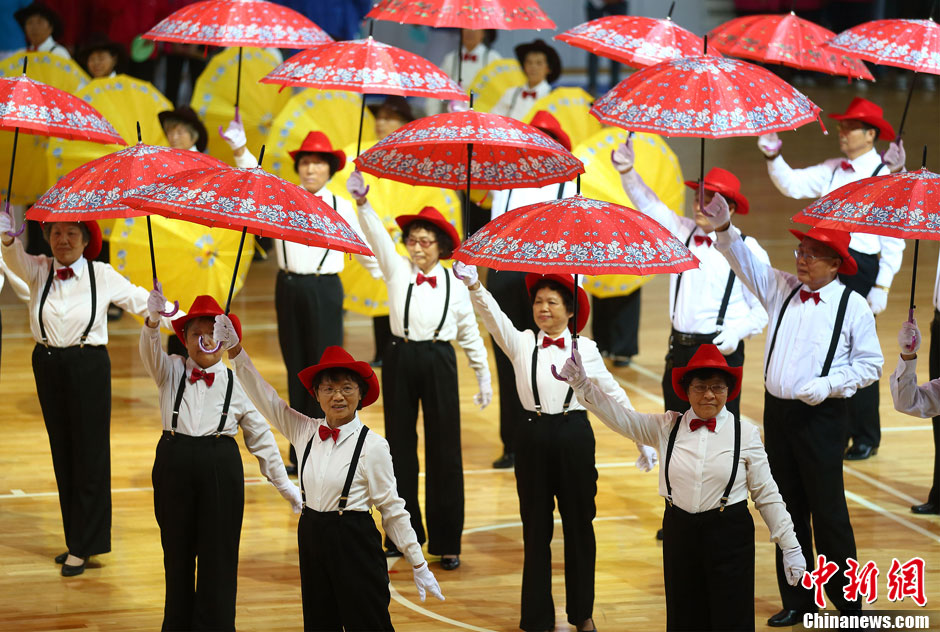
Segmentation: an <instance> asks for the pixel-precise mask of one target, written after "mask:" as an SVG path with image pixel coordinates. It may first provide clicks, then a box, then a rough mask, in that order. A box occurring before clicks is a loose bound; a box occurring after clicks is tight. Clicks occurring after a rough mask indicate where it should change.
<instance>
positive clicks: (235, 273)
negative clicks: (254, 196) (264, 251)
mask: <svg viewBox="0 0 940 632" xmlns="http://www.w3.org/2000/svg"><path fill="white" fill-rule="evenodd" d="M246 233H248V227H247V226H245V227H244V228H242V238H241V239H240V240H239V241H238V254H237V255H235V269H234V270H232V284H231V285H230V286H229V288H228V299H227V300H226V301H225V313H226V314H228V312H229V309H230V308H231V307H232V295H233V294H235V279H237V278H238V264H239V263H241V260H242V249H243V248H244V247H245V234H246Z"/></svg>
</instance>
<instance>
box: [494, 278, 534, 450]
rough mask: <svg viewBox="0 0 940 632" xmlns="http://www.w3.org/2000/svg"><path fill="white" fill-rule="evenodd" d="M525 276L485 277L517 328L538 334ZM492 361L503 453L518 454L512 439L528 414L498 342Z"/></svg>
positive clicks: (506, 358)
mask: <svg viewBox="0 0 940 632" xmlns="http://www.w3.org/2000/svg"><path fill="white" fill-rule="evenodd" d="M526 274H527V273H526V272H515V271H506V272H500V271H499V270H490V271H489V272H488V273H487V277H486V289H487V290H489V292H490V294H492V295H493V298H494V299H496V302H497V303H498V304H499V307H500V309H502V310H503V313H504V314H506V316H507V317H508V318H509V320H511V321H512V324H513V326H514V327H515V328H516V329H519V330H524V329H531V330H532V331H536V327H535V321H534V320H533V319H532V302H531V301H530V300H529V293H528V291H527V290H526V287H525V277H526ZM493 358H494V360H496V381H497V382H498V383H499V437H500V439H501V440H502V442H503V452H504V453H512V452H515V448H514V446H513V439H514V437H515V436H516V426H517V425H518V424H519V423H520V422H521V420H523V419H525V417H526V415H527V414H528V413H527V412H526V409H525V408H523V407H522V402H520V401H519V393H518V391H517V390H516V372H515V371H514V370H513V368H512V361H511V360H510V359H509V357H508V356H507V355H506V354H505V353H503V350H502V349H500V348H499V345H497V344H496V341H495V340H494V341H493Z"/></svg>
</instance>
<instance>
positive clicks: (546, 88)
mask: <svg viewBox="0 0 940 632" xmlns="http://www.w3.org/2000/svg"><path fill="white" fill-rule="evenodd" d="M515 50H516V58H517V59H518V60H519V64H520V65H521V66H522V72H524V73H525V78H526V82H525V83H524V84H523V85H521V86H517V87H515V88H510V89H509V90H507V91H506V92H505V93H504V94H503V96H502V98H500V100H499V102H498V103H497V104H496V105H494V106H493V110H492V113H493V114H502V115H503V116H510V117H512V118H514V119H518V120H520V121H521V120H522V119H524V118H525V116H526V114H528V113H529V110H531V109H532V106H533V105H535V102H536V101H538V100H539V99H541V98H542V97H544V96H547V95H548V93H549V92H551V91H552V86H551V85H550V84H552V83H555V82H556V81H558V77H560V76H561V58H560V57H559V56H558V53H557V52H556V51H555V49H554V48H552V47H551V46H549V45H548V44H546V43H545V41H544V40H541V39H537V40H535V41H533V42H529V43H527V44H520V45H519V46H516V49H515Z"/></svg>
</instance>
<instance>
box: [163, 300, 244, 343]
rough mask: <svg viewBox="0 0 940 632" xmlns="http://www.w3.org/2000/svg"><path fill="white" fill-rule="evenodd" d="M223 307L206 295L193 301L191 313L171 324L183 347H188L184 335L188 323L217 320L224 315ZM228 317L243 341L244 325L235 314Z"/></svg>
mask: <svg viewBox="0 0 940 632" xmlns="http://www.w3.org/2000/svg"><path fill="white" fill-rule="evenodd" d="M224 313H225V312H224V311H223V309H222V307H221V306H219V303H218V302H217V301H216V300H215V299H214V298H212V297H211V296H208V295H206V294H203V295H201V296H197V297H196V300H194V301H193V304H192V306H191V307H190V308H189V311H188V312H186V315H185V316H180V317H179V318H176V319H174V320H173V321H172V322H171V323H170V324H171V325H173V331H175V332H176V337H177V338H179V339H180V342H182V343H183V345H184V346H185V345H186V335H185V333H184V331H185V328H186V323H188V322H189V321H191V320H192V319H193V318H202V317H208V318H215V317H216V316H218V315H219V314H224ZM228 317H229V318H230V319H232V325H233V326H234V327H235V333H236V334H238V339H239V340H241V339H242V323H241V321H240V320H239V319H238V316H236V315H235V314H232V313H229V314H228Z"/></svg>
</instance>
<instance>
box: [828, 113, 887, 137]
mask: <svg viewBox="0 0 940 632" xmlns="http://www.w3.org/2000/svg"><path fill="white" fill-rule="evenodd" d="M828 116H829V118H831V119H833V120H834V121H861V122H862V123H867V124H868V125H871V126H872V127H877V128H878V140H884V141H887V142H889V143H890V142H891V141H893V140H894V136H895V134H894V128H893V127H891V123H889V122H888V121H886V120H884V119H883V118H881V117H880V116H875V115H873V114H855V113H852V112H846V113H845V114H829V115H828Z"/></svg>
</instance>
